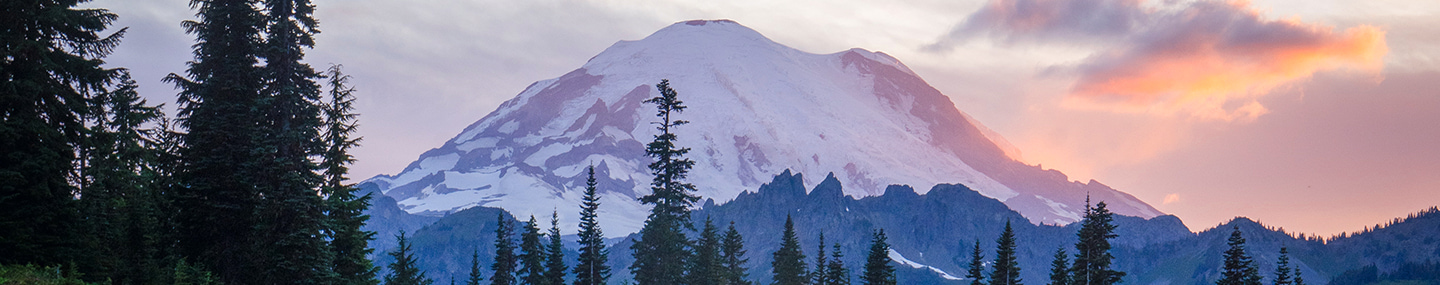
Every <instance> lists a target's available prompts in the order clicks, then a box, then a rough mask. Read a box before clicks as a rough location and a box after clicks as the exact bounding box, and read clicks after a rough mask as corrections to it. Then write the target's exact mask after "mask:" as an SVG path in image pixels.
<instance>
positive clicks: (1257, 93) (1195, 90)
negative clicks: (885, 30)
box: [932, 0, 1388, 121]
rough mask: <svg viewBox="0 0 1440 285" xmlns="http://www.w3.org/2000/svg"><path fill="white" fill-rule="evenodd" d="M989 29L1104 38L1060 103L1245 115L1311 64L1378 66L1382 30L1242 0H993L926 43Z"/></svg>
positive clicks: (994, 33) (1202, 115)
mask: <svg viewBox="0 0 1440 285" xmlns="http://www.w3.org/2000/svg"><path fill="white" fill-rule="evenodd" d="M980 36H989V37H991V38H997V39H1000V40H1002V42H1006V43H1012V44H1013V43H1023V42H1036V43H1051V44H1065V45H1074V44H1077V43H1091V42H1102V43H1104V44H1102V47H1100V48H1099V50H1098V51H1097V52H1095V53H1093V54H1091V55H1090V56H1089V57H1087V58H1085V59H1083V60H1081V62H1080V63H1079V64H1075V65H1068V66H1061V67H1060V68H1057V69H1058V70H1063V73H1067V74H1073V75H1074V76H1076V81H1075V83H1074V85H1073V86H1072V87H1071V88H1070V90H1069V95H1070V96H1068V97H1067V98H1066V100H1067V102H1066V104H1067V105H1068V106H1072V107H1079V108H1093V109H1105V110H1115V111H1121V112H1127V113H1151V114H1160V115H1175V114H1180V115H1186V116H1190V117H1192V118H1195V119H1200V120H1218V121H1237V120H1239V121H1248V120H1253V119H1254V118H1256V117H1258V116H1260V115H1263V114H1265V113H1267V112H1269V110H1268V109H1267V108H1266V107H1265V106H1263V105H1261V104H1260V102H1259V101H1258V98H1259V97H1262V96H1264V95H1265V94H1268V93H1270V92H1271V91H1272V90H1274V89H1276V88H1280V87H1283V86H1287V85H1289V84H1292V83H1295V82H1297V81H1301V80H1304V79H1307V78H1309V77H1311V76H1312V75H1314V74H1315V73H1316V72H1320V71H1327V70H1354V71H1361V72H1369V73H1375V74H1378V73H1379V72H1380V70H1381V68H1382V67H1383V65H1384V61H1383V59H1384V56H1385V54H1386V53H1387V52H1388V48H1387V46H1386V42H1385V31H1384V30H1382V29H1380V28H1378V27H1374V26H1368V25H1361V26H1356V27H1352V28H1348V29H1345V30H1336V28H1334V27H1329V26H1325V25H1320V24H1312V23H1305V22H1302V21H1300V20H1298V19H1280V20H1275V19H1268V18H1266V17H1265V16H1264V15H1263V14H1262V13H1261V11H1259V10H1257V9H1255V8H1252V7H1251V6H1250V4H1249V2H1245V1H1228V2H1222V1H1213V0H1201V1H1194V2H1183V3H1181V2H1167V3H1165V4H1163V5H1161V6H1154V7H1150V6H1146V5H1145V3H1143V2H1142V1H1139V0H1070V1H1065V0H992V1H991V2H990V3H989V4H988V5H986V6H985V7H984V8H981V9H980V10H979V11H977V12H975V13H974V14H972V15H971V16H970V17H969V18H968V19H967V20H966V21H965V22H964V23H962V24H960V25H958V26H956V27H955V28H954V29H952V31H951V33H950V34H949V35H948V36H947V37H945V38H943V39H942V40H940V41H939V42H937V43H936V44H935V45H932V49H938V50H943V49H944V47H946V46H953V45H955V44H956V43H959V42H964V41H968V40H972V39H975V38H978V37H980Z"/></svg>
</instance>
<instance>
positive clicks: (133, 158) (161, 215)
mask: <svg viewBox="0 0 1440 285" xmlns="http://www.w3.org/2000/svg"><path fill="white" fill-rule="evenodd" d="M118 79H119V85H118V86H117V88H116V89H114V90H110V91H107V92H103V93H101V94H100V95H99V96H97V97H96V98H95V99H96V102H95V103H96V105H95V107H94V109H93V110H92V112H93V114H96V116H93V118H92V120H93V122H92V123H91V125H90V126H89V128H88V129H87V131H86V136H85V139H84V144H82V146H81V147H80V148H79V152H78V153H79V155H80V159H81V162H80V164H79V167H78V168H79V178H78V179H76V181H77V185H78V186H79V190H80V195H81V199H79V205H80V213H81V215H82V216H83V217H85V223H83V224H81V225H80V226H82V227H83V229H84V231H85V232H86V233H89V234H88V235H86V236H85V238H83V239H81V242H82V243H83V245H84V246H83V248H84V253H85V258H83V259H81V260H79V262H80V263H79V265H80V267H81V268H80V269H81V271H83V272H85V273H86V274H85V277H86V279H89V280H92V281H103V280H112V281H113V282H116V283H128V284H147V283H156V282H160V281H161V280H164V279H165V277H166V275H169V272H168V271H166V270H165V268H166V266H165V264H166V263H167V262H166V261H165V260H164V259H165V258H167V257H168V256H169V255H170V254H171V252H170V251H169V248H170V245H171V242H170V238H171V233H170V232H169V231H166V230H164V229H166V228H168V227H169V220H170V216H169V214H168V212H167V211H166V210H165V208H166V207H165V205H167V204H168V201H167V200H168V199H166V197H164V192H165V191H164V190H165V189H162V187H163V186H164V185H163V184H161V181H164V180H166V179H164V178H162V177H160V174H159V172H157V171H155V168H156V167H158V165H159V163H158V161H157V159H158V158H159V157H160V152H161V151H162V150H161V149H159V148H160V147H161V146H159V145H157V143H156V142H155V141H154V140H155V139H156V138H157V131H158V130H156V129H154V128H153V127H146V125H147V124H153V123H157V122H159V121H160V120H161V119H162V118H163V116H164V115H163V114H162V113H161V112H160V110H159V108H158V107H156V106H149V105H148V104H146V102H145V100H144V99H141V97H140V95H139V94H138V93H136V92H135V88H136V87H137V86H136V84H135V81H134V80H132V79H130V75H129V73H128V72H124V71H121V72H120V76H119V78H118Z"/></svg>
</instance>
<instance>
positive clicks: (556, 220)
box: [545, 212, 566, 285]
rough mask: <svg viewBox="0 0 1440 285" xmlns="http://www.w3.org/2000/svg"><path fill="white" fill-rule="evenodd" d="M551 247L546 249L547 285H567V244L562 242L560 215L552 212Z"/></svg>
mask: <svg viewBox="0 0 1440 285" xmlns="http://www.w3.org/2000/svg"><path fill="white" fill-rule="evenodd" d="M546 236H549V237H550V244H549V246H546V247H545V254H546V257H545V280H546V283H547V284H554V285H565V269H566V268H565V244H564V243H562V242H561V241H560V213H559V212H550V234H548V235H546Z"/></svg>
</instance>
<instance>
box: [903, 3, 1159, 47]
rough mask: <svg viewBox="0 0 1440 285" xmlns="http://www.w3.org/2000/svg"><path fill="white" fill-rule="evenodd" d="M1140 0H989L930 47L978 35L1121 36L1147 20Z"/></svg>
mask: <svg viewBox="0 0 1440 285" xmlns="http://www.w3.org/2000/svg"><path fill="white" fill-rule="evenodd" d="M1142 1H1143V0H992V1H990V2H989V3H987V4H986V5H985V6H984V7H982V8H981V9H980V10H979V11H976V12H975V13H974V14H971V15H970V17H969V18H968V19H967V20H965V22H964V23H961V24H960V25H958V26H956V27H955V28H954V29H952V30H951V31H950V33H949V35H948V36H947V37H945V38H943V39H941V41H940V42H937V43H935V44H934V45H931V46H930V47H929V48H930V49H932V50H949V49H952V48H954V46H955V45H956V44H959V43H962V42H964V41H967V40H970V39H972V38H976V37H980V36H992V37H996V38H999V39H1001V40H1002V41H1005V42H1011V43H1014V42H1030V41H1039V42H1045V41H1056V40H1063V41H1091V40H1103V39H1106V38H1114V37H1122V36H1124V35H1127V34H1129V33H1131V32H1132V31H1134V30H1135V29H1137V28H1138V27H1139V26H1140V25H1141V24H1143V23H1144V22H1146V21H1147V20H1146V19H1147V18H1148V17H1149V16H1150V13H1149V12H1148V11H1146V10H1144V9H1141V5H1140V4H1141V2H1142Z"/></svg>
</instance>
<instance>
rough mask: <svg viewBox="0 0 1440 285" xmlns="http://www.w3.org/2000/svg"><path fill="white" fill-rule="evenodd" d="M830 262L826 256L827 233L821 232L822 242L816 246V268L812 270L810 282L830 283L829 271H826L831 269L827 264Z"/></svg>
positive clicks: (821, 284) (816, 283) (817, 284)
mask: <svg viewBox="0 0 1440 285" xmlns="http://www.w3.org/2000/svg"><path fill="white" fill-rule="evenodd" d="M828 264H830V262H829V260H827V259H826V256H825V233H824V232H821V233H820V243H818V244H817V245H816V246H815V270H811V271H810V284H815V285H824V284H829V283H830V279H829V278H830V275H829V272H826V270H829V269H830V268H829V267H828V266H827V265H828Z"/></svg>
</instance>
